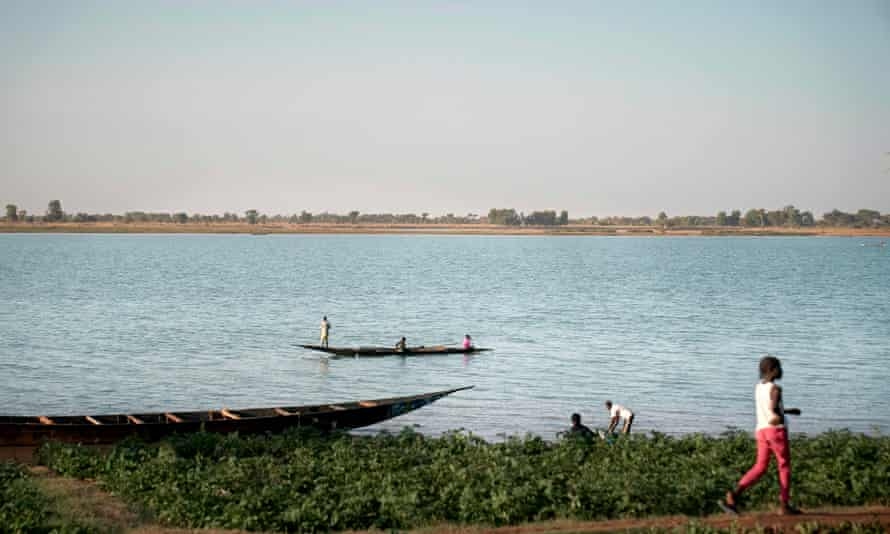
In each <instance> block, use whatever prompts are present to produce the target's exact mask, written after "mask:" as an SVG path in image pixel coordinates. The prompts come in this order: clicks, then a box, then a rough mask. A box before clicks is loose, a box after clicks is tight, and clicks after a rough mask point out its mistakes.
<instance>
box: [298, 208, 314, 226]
mask: <svg viewBox="0 0 890 534" xmlns="http://www.w3.org/2000/svg"><path fill="white" fill-rule="evenodd" d="M300 222H301V223H311V222H312V214H311V213H309V212H308V211H306V210H303V211H301V212H300Z"/></svg>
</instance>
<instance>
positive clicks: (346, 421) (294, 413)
mask: <svg viewBox="0 0 890 534" xmlns="http://www.w3.org/2000/svg"><path fill="white" fill-rule="evenodd" d="M472 387H473V386H467V387H462V388H455V389H449V390H445V391H436V392H433V393H424V394H421V395H412V396H409V397H394V398H389V399H375V400H366V401H355V402H341V403H336V404H318V405H313V406H287V407H279V408H246V409H241V410H229V409H225V408H223V409H221V410H209V411H196V412H179V411H178V412H175V413H174V412H162V413H143V414H117V415H77V416H71V415H66V416H33V417H31V416H0V453H3V454H0V457H2V456H5V457H17V456H23V454H17V453H25V455H28V454H30V453H31V452H32V451H33V449H34V448H36V447H37V446H39V445H40V444H41V443H42V442H43V441H44V440H53V441H61V442H66V443H82V444H87V445H102V444H112V443H115V442H118V441H120V440H122V439H124V438H127V437H131V436H135V437H138V438H141V439H143V440H145V441H156V440H159V439H161V438H164V437H166V436H169V435H171V434H177V433H178V434H184V433H190V432H198V431H205V432H216V433H228V432H238V433H240V434H263V433H266V432H280V431H282V430H285V429H287V428H291V427H314V428H318V429H320V430H334V429H352V428H359V427H363V426H368V425H373V424H375V423H379V422H381V421H386V420H387V419H392V418H393V417H398V416H399V415H402V414H405V413H408V412H410V411H413V410H416V409H418V408H421V407H423V406H426V405H427V404H430V403H433V402H435V401H437V400H439V399H441V398H442V397H445V396H446V395H450V394H452V393H455V392H457V391H463V390H465V389H470V388H472ZM16 449H23V450H18V451H16Z"/></svg>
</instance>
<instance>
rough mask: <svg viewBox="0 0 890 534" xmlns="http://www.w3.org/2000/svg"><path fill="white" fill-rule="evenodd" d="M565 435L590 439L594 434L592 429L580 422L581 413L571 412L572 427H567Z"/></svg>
mask: <svg viewBox="0 0 890 534" xmlns="http://www.w3.org/2000/svg"><path fill="white" fill-rule="evenodd" d="M565 435H566V436H567V437H570V438H582V439H585V440H592V439H593V438H594V436H595V434H594V433H593V430H590V429H589V428H588V427H587V426H585V425H582V424H581V414H578V413H573V414H572V427H571V428H569V430H568V432H566V433H565Z"/></svg>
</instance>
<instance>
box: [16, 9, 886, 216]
mask: <svg viewBox="0 0 890 534" xmlns="http://www.w3.org/2000/svg"><path fill="white" fill-rule="evenodd" d="M0 117H2V120H0V203H2V205H6V204H7V203H14V204H17V205H18V206H19V208H20V209H27V210H28V211H29V212H31V213H35V214H37V213H43V212H44V211H45V210H46V206H47V203H48V202H49V201H50V200H52V199H59V200H61V201H62V206H63V208H64V209H65V211H67V212H72V213H73V212H88V213H124V212H126V211H137V210H141V211H160V212H176V211H185V212H187V213H220V214H221V213H223V212H225V211H231V212H238V213H242V212H244V211H245V210H247V209H257V210H259V211H260V212H262V213H268V214H292V213H299V212H300V211H302V210H307V211H310V212H313V213H318V212H323V211H328V212H334V213H346V212H348V211H351V210H358V211H360V212H363V213H384V212H392V213H409V212H412V213H418V214H419V213H422V212H428V213H430V214H432V215H439V214H446V213H454V214H467V213H477V214H479V213H482V214H484V213H487V211H488V210H489V209H490V208H493V207H498V208H515V209H517V210H519V211H525V212H529V211H532V210H541V209H554V210H563V209H566V210H568V211H569V214H570V216H572V217H581V216H590V215H598V216H606V215H650V216H654V215H655V214H657V213H658V212H659V211H662V210H663V211H666V212H667V213H668V215H681V214H698V215H708V214H714V213H716V212H717V211H718V210H731V209H742V210H744V209H747V208H753V207H757V208H760V207H763V208H768V209H773V208H780V207H782V206H785V205H787V204H793V205H795V206H797V207H799V208H801V209H808V210H812V211H813V212H814V213H816V214H817V216H819V215H821V214H822V213H823V212H825V211H829V210H831V209H833V208H838V209H842V210H845V211H855V210H856V209H859V208H870V209H877V210H880V211H882V212H890V2H888V1H887V0H875V1H871V0H854V1H851V2H836V1H833V0H832V1H819V0H808V1H793V0H791V1H783V2H774V1H747V2H730V1H714V0H701V1H699V0H684V1H674V2H668V1H633V0H631V1H628V2H598V1H577V2H575V1H558V2H531V1H530V2H522V1H509V2H507V1H504V2H499V1H478V2H465V1H439V2H432V1H429V2H425V1H404V2H402V1H383V0H381V1H379V2H376V1H375V2H360V1H354V2H341V1H317V2H297V1H293V2H284V1H262V0H257V1H250V2H248V1H224V0H207V1H197V0H191V1H190V0H166V1H165V0H156V1H150V2H145V1H129V0H108V1H101V2H100V1H86V0H84V1H73V0H71V1H61V2H60V1H55V0H24V1H20V0H0Z"/></svg>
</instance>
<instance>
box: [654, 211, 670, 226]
mask: <svg viewBox="0 0 890 534" xmlns="http://www.w3.org/2000/svg"><path fill="white" fill-rule="evenodd" d="M667 220H668V216H667V213H665V212H663V211H659V212H658V216H657V217H656V218H655V222H656V223H658V224H659V225H660V226H661V227H662V228H664V227H665V226H667Z"/></svg>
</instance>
